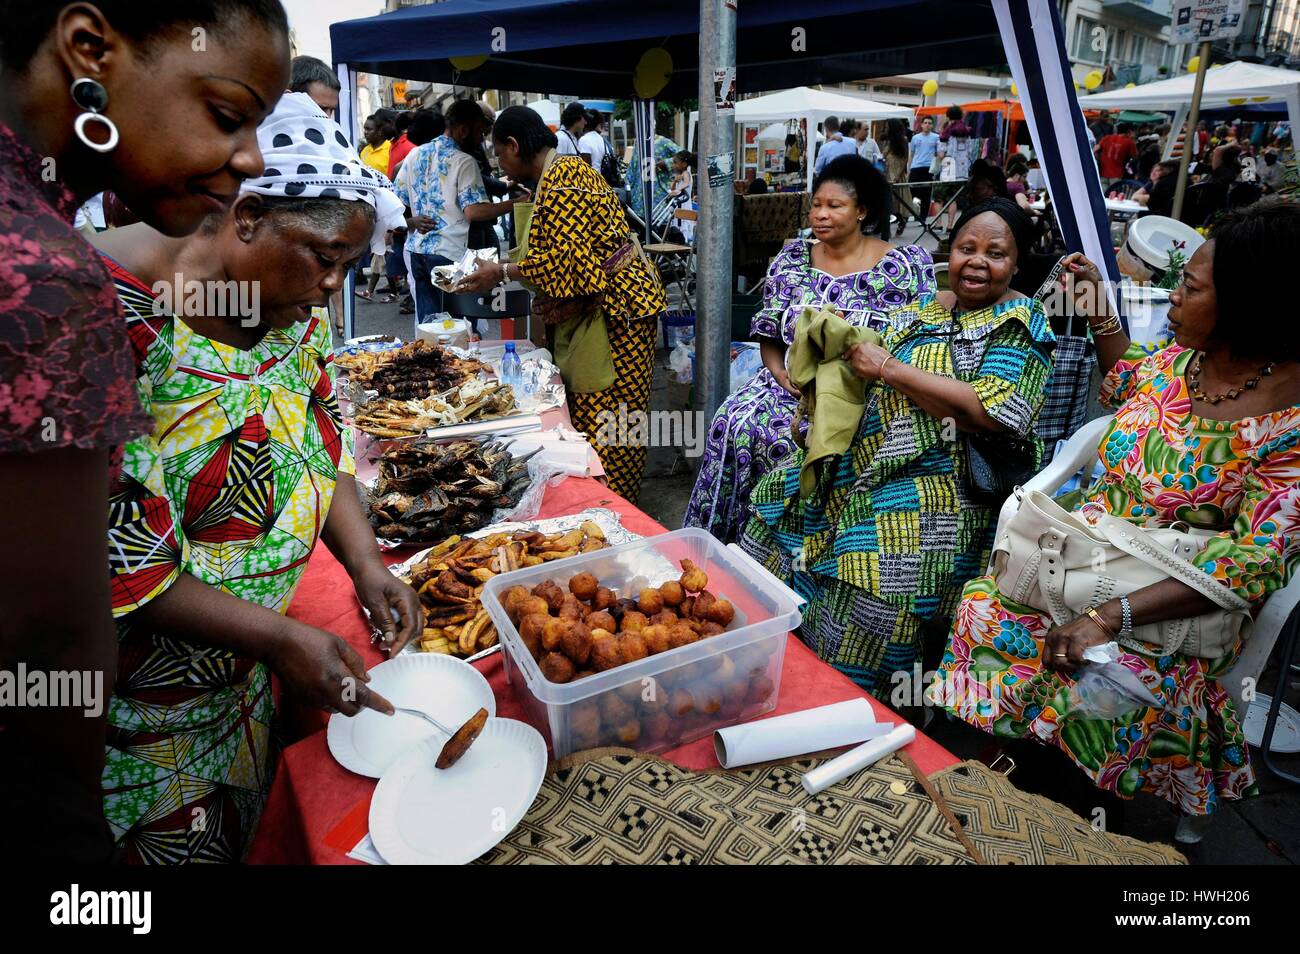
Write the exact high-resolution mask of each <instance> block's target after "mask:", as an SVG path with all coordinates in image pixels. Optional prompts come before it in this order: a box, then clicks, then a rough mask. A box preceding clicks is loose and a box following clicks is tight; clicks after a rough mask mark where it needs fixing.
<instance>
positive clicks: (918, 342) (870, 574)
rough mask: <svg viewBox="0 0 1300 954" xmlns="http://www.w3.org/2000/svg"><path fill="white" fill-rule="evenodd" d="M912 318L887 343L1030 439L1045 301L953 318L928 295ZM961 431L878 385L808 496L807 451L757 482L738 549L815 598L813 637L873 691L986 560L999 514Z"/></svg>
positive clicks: (1046, 356)
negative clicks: (981, 498)
mask: <svg viewBox="0 0 1300 954" xmlns="http://www.w3.org/2000/svg"><path fill="white" fill-rule="evenodd" d="M910 312H911V313H910V314H908V315H904V316H899V318H898V319H897V320H896V321H894V322H893V323H892V324H891V327H890V328H889V329H887V330H886V331H885V333H884V334H885V342H884V346H885V348H887V349H888V350H889V351H890V352H892V353H893V354H894V356H895V357H896V358H897V359H898V361H900V362H902V363H904V364H909V365H912V366H913V367H915V368H919V369H921V370H923V371H928V372H930V373H932V374H937V375H941V376H943V377H950V378H951V377H960V378H961V379H962V380H964V381H966V382H968V383H969V384H970V385H971V387H972V388H973V389H974V391H975V393H976V395H977V396H978V397H979V399H980V402H981V403H982V404H983V406H984V409H985V411H986V412H987V413H988V415H989V416H990V417H992V418H993V419H994V420H995V421H997V422H998V423H1000V424H1002V425H1003V426H1004V427H1006V428H1007V430H1008V431H1010V432H1012V433H1014V434H1016V435H1018V436H1021V437H1030V438H1032V437H1033V431H1032V426H1033V421H1034V417H1035V415H1036V414H1037V412H1038V408H1039V407H1040V406H1041V404H1042V400H1043V389H1044V385H1045V384H1046V382H1047V378H1048V376H1049V374H1050V373H1051V345H1052V342H1053V340H1054V339H1053V335H1052V331H1051V328H1050V327H1049V326H1048V324H1047V320H1046V318H1045V317H1044V315H1043V311H1042V308H1041V306H1040V305H1039V304H1038V302H1036V301H1035V300H1033V299H1030V298H1015V299H1011V300H1008V301H1004V302H1001V303H999V304H996V305H991V306H989V307H986V308H981V309H978V310H974V311H966V312H954V313H950V312H949V311H948V310H947V309H946V308H944V307H943V305H941V304H940V303H939V301H938V299H937V297H934V296H931V297H928V298H926V299H924V300H922V301H921V302H919V303H918V304H917V305H916V306H914V307H913V308H912V309H910ZM959 438H960V435H959V434H958V433H957V432H956V430H955V429H953V428H950V427H947V426H945V424H944V422H943V421H941V420H938V419H936V418H933V417H931V416H930V415H929V414H928V413H926V412H925V411H924V410H922V409H921V408H920V407H919V406H918V405H917V404H915V403H914V402H913V401H912V400H911V399H910V398H908V397H907V396H906V395H905V394H903V393H902V392H900V391H896V390H894V389H893V388H891V387H889V386H887V385H885V384H883V383H882V382H879V381H877V382H874V383H873V384H872V386H871V388H870V389H869V390H868V393H867V408H866V411H865V412H864V413H863V415H862V423H861V425H860V426H859V428H858V433H857V436H856V437H855V438H854V441H853V444H852V446H850V448H849V450H848V452H846V453H845V454H842V455H840V456H839V457H838V458H829V459H828V460H827V461H826V462H825V465H824V466H822V468H821V470H820V472H819V474H818V479H817V486H816V488H815V489H814V491H813V493H812V494H811V495H810V496H809V497H808V498H806V499H803V500H801V499H800V497H799V469H800V466H801V465H802V462H803V452H802V451H796V452H795V453H794V454H793V455H792V456H791V457H790V458H788V459H787V460H786V461H785V463H784V464H783V465H782V466H781V467H780V468H778V469H776V470H774V471H772V473H770V474H768V475H767V477H765V478H763V479H762V480H761V481H759V483H758V486H757V487H756V488H755V489H754V494H753V505H754V511H755V516H754V517H753V519H751V520H750V521H749V524H748V525H747V526H746V528H745V531H744V533H743V534H742V541H741V542H742V546H743V547H744V548H745V549H746V550H747V551H749V552H750V553H751V554H752V555H754V556H755V557H756V558H758V559H760V560H762V561H763V562H764V563H765V564H766V565H767V567H768V569H769V570H771V571H772V572H773V573H776V574H777V575H778V576H779V577H780V578H782V579H784V580H786V581H787V582H789V583H790V585H791V586H793V587H794V589H795V590H796V591H798V592H799V593H800V594H801V595H802V596H804V597H805V599H807V600H808V605H807V606H806V607H805V610H804V621H803V624H802V626H801V627H800V635H801V636H802V637H803V639H804V641H805V642H807V643H808V644H809V645H810V646H811V647H812V648H813V649H814V650H815V651H816V652H817V654H818V655H819V656H820V657H821V658H822V659H824V660H826V661H827V662H829V663H831V664H832V665H834V666H835V667H836V668H837V669H839V670H840V671H841V672H843V673H845V674H846V675H847V676H849V678H851V679H853V680H854V681H855V682H856V683H858V684H859V685H860V686H862V687H863V688H864V689H865V690H867V691H868V692H872V693H874V694H878V695H879V694H883V693H884V692H887V691H888V689H889V680H890V677H891V676H892V674H893V673H895V672H898V671H902V670H906V671H911V669H912V666H913V664H914V663H915V662H916V661H917V660H918V658H919V651H920V641H921V639H920V637H921V633H922V631H923V630H924V629H926V628H929V627H930V626H933V625H934V624H935V622H936V621H946V619H947V618H949V617H950V615H951V613H952V610H953V607H954V606H955V605H956V602H957V597H958V595H959V593H960V590H961V586H962V584H964V583H965V582H966V581H967V580H969V579H971V578H972V577H974V576H975V575H976V574H978V573H979V572H980V571H981V570H982V569H983V566H984V564H985V563H986V562H987V559H988V554H989V550H990V548H991V544H992V540H991V536H992V527H991V519H992V510H991V508H989V507H988V506H985V505H982V504H978V503H976V502H975V501H973V500H971V499H970V497H969V495H968V494H967V492H966V469H967V466H968V465H967V461H966V457H965V454H964V451H963V448H964V443H963V442H962V441H961V440H960V439H959ZM1035 442H1036V443H1039V452H1040V454H1041V442H1037V441H1036V439H1035Z"/></svg>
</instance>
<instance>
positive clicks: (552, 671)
mask: <svg viewBox="0 0 1300 954" xmlns="http://www.w3.org/2000/svg"><path fill="white" fill-rule="evenodd" d="M541 666H542V675H543V676H545V677H546V678H547V679H549V680H551V682H571V681H572V680H573V673H574V671H575V670H574V668H573V663H571V662H570V661H569V657H568V656H561V655H560V654H559V653H547V654H546V655H545V656H543V657H542V662H541Z"/></svg>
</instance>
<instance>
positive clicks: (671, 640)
mask: <svg viewBox="0 0 1300 954" xmlns="http://www.w3.org/2000/svg"><path fill="white" fill-rule="evenodd" d="M699 638H700V635H699V633H697V632H695V630H693V629H691V628H690V626H688V625H687V624H686V623H677V624H676V625H674V626H673V627H672V629H670V630H668V648H669V649H677V648H678V647H679V646H689V645H690V644H691V643H694V642H697V641H698V640H699Z"/></svg>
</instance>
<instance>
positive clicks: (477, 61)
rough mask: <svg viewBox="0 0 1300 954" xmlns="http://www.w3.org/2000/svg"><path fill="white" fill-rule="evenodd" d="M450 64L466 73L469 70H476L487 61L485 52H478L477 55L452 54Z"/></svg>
mask: <svg viewBox="0 0 1300 954" xmlns="http://www.w3.org/2000/svg"><path fill="white" fill-rule="evenodd" d="M450 59H451V65H452V66H454V67H456V69H458V70H460V71H461V72H462V73H468V72H469V71H470V70H476V69H478V68H479V67H480V66H482V65H483V64H484V63H486V62H487V61H488V55H487V54H486V53H480V54H478V55H477V56H453V57H451V58H450Z"/></svg>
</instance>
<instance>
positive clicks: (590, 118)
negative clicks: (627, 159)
mask: <svg viewBox="0 0 1300 954" xmlns="http://www.w3.org/2000/svg"><path fill="white" fill-rule="evenodd" d="M604 124H605V118H604V117H603V116H601V114H600V112H599V111H598V110H595V109H592V110H588V112H587V118H586V129H587V131H586V132H585V133H583V135H582V138H581V139H579V140H578V151H579V153H580V154H581V155H583V156H585V157H586V158H587V161H588V162H590V163H591V165H592V168H594V169H595V170H596V171H597V172H599V171H600V167H601V165H602V164H603V163H604V161H605V149H606V146H605V135H604V130H603V128H602V127H603V126H604Z"/></svg>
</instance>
